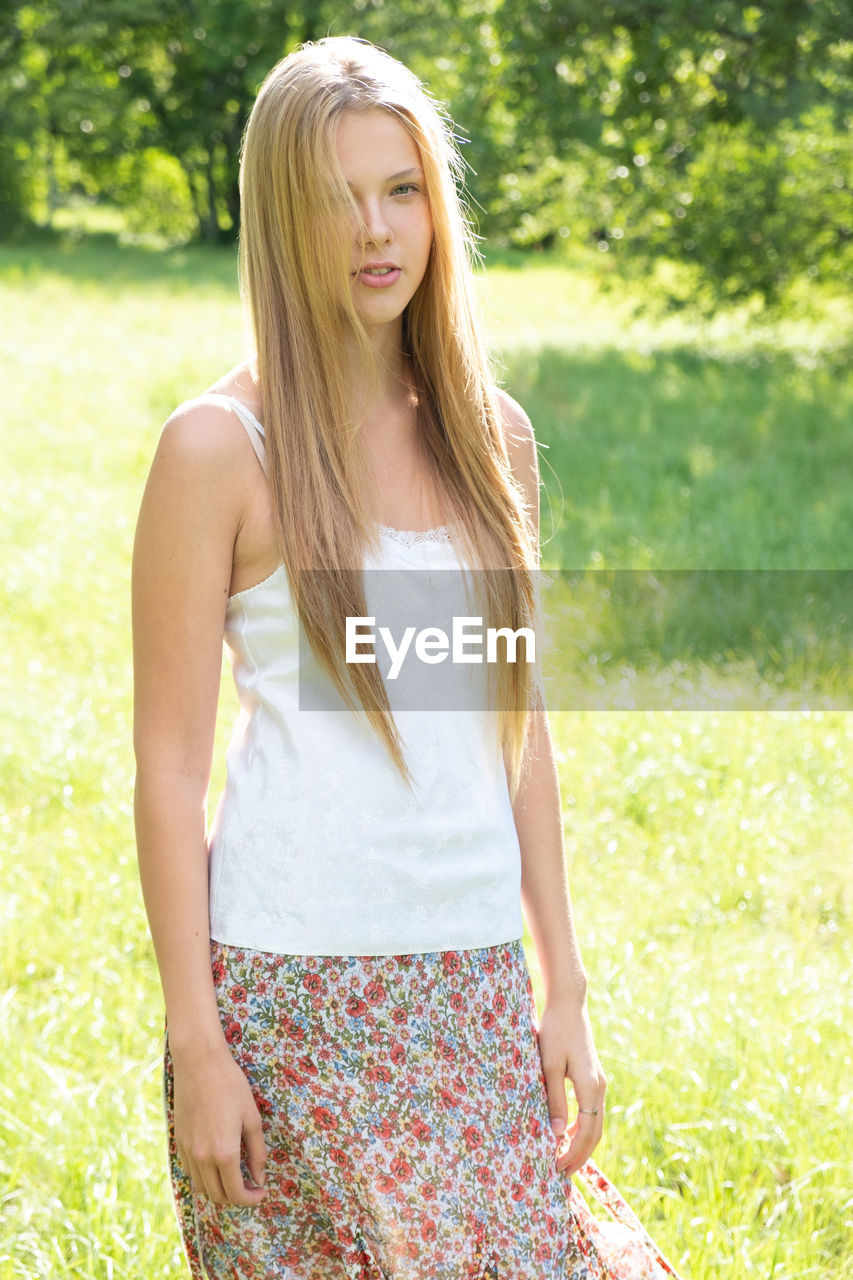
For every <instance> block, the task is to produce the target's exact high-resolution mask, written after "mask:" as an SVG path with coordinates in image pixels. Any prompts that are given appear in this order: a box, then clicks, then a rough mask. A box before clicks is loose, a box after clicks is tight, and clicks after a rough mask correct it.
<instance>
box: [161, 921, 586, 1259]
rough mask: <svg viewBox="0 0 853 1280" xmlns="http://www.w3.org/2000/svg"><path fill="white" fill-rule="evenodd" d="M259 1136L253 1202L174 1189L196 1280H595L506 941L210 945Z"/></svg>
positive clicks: (515, 947) (520, 981) (514, 952)
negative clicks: (325, 948)
mask: <svg viewBox="0 0 853 1280" xmlns="http://www.w3.org/2000/svg"><path fill="white" fill-rule="evenodd" d="M211 956H212V964H213V974H214V981H215V986H216V991H217V996H218V1001H219V1010H220V1017H221V1019H222V1023H223V1027H224V1030H225V1036H226V1039H227V1040H228V1043H229V1045H230V1048H231V1052H232V1053H233V1055H234V1057H235V1059H236V1060H237V1062H238V1063H239V1064H240V1066H241V1068H242V1069H243V1071H244V1072H245V1074H246V1076H247V1077H248V1080H249V1082H250V1084H251V1087H252V1091H253V1094H254V1097H255V1101H256V1103H257V1105H258V1109H259V1111H260V1113H261V1117H262V1120H263V1126H264V1137H265V1139H266V1144H267V1152H268V1155H267V1165H266V1186H267V1196H266V1198H265V1200H264V1202H263V1203H262V1204H261V1205H260V1206H257V1207H253V1208H242V1207H234V1206H226V1207H222V1206H218V1205H215V1204H212V1203H211V1202H210V1201H208V1200H207V1199H206V1198H205V1197H203V1196H199V1195H195V1194H194V1192H193V1189H192V1186H191V1183H190V1181H189V1179H188V1178H187V1176H186V1175H185V1174H184V1172H183V1170H182V1169H181V1167H180V1164H179V1163H178V1158H177V1151H176V1147H175V1140H174V1127H173V1123H172V1097H173V1076H172V1064H171V1060H170V1057H169V1051H168V1038H167V1047H166V1057H165V1086H166V1089H165V1093H166V1112H167V1118H168V1121H169V1157H170V1171H171V1177H172V1185H173V1189H174V1194H175V1201H176V1206H177V1212H178V1220H179V1223H180V1226H181V1230H182V1234H183V1239H184V1246H185V1250H186V1255H187V1258H188V1261H189V1266H190V1271H191V1273H192V1275H193V1277H194V1280H203V1278H204V1277H207V1278H208V1280H225V1278H226V1277H227V1278H228V1280H261V1278H262V1277H263V1280H427V1278H429V1280H557V1278H558V1277H559V1280H602V1277H604V1276H605V1271H604V1269H603V1267H602V1266H601V1264H600V1263H599V1260H598V1255H597V1253H596V1250H595V1246H594V1245H593V1244H592V1242H591V1240H590V1237H589V1235H588V1234H587V1233H586V1232H585V1231H583V1230H581V1229H580V1228H579V1224H578V1220H577V1218H576V1217H575V1211H574V1208H573V1207H572V1200H571V1199H570V1195H569V1192H570V1183H569V1179H568V1178H567V1176H566V1175H565V1173H557V1171H556V1168H555V1154H556V1139H555V1138H554V1137H553V1135H552V1132H551V1128H550V1124H549V1118H548V1104H547V1096H546V1092H545V1079H544V1075H543V1071H542V1065H541V1059H540V1057H539V1051H538V1044H537V1036H536V1026H537V1023H536V1006H535V1002H534V998H533V988H532V984H531V981H530V974H529V971H528V968H527V962H526V958H525V954H524V950H523V947H522V943H521V941H520V939H518V940H515V941H511V942H506V943H502V944H500V945H498V946H492V947H482V948H478V949H473V950H464V951H433V952H426V953H416V954H412V955H398V956H296V955H276V954H271V953H268V952H261V951H250V950H245V949H243V948H235V947H230V946H225V945H223V944H221V943H218V942H212V943H211Z"/></svg>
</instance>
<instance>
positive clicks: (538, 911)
mask: <svg viewBox="0 0 853 1280" xmlns="http://www.w3.org/2000/svg"><path fill="white" fill-rule="evenodd" d="M498 400H499V404H500V408H501V413H502V415H503V418H504V423H505V428H506V443H507V450H508V453H509V457H510V462H511V465H512V468H513V472H514V474H515V476H516V479H517V480H518V481H519V483H520V484H521V485H522V486H523V488H524V490H525V493H526V495H527V501H528V507H529V510H530V513H531V516H532V518H533V521H534V524H535V526H536V529H537V532H538V527H539V472H538V467H537V463H536V442H535V440H534V436H533V429H532V427H531V425H530V421H529V419H528V418H527V415H526V414H525V413H524V410H523V409H521V407H520V406H519V405H517V404H516V403H515V401H514V400H512V399H511V398H510V397H509V396H507V395H506V394H505V393H503V392H501V393H499V397H498ZM525 755H526V758H525V764H524V766H523V770H522V776H521V782H520V784H519V789H518V791H517V793H516V796H515V800H514V802H513V814H514V816H515V826H516V831H517V832H518V840H519V845H520V847H521V902H522V908H523V911H524V917H525V920H526V922H527V927H528V929H529V931H530V935H531V937H532V939H533V943H534V945H535V947H536V954H537V958H538V961H539V969H540V972H541V974H542V982H543V986H544V996H545V1003H544V1006H543V1008H542V1012H541V1015H540V1018H539V1031H538V1035H539V1054H540V1057H541V1059H542V1068H543V1071H544V1075H545V1086H546V1089H547V1093H548V1109H549V1114H550V1116H551V1126H552V1129H553V1130H554V1133H555V1135H556V1136H557V1138H558V1139H560V1138H561V1137H562V1134H563V1133H564V1132H566V1131H568V1134H569V1137H570V1142H569V1145H568V1147H567V1148H565V1149H564V1150H562V1151H561V1152H560V1155H559V1158H558V1161H557V1168H558V1170H564V1169H566V1170H568V1172H569V1175H571V1174H573V1173H575V1172H576V1171H577V1170H578V1169H579V1168H580V1167H581V1165H582V1164H583V1163H584V1161H585V1160H586V1159H587V1158H588V1157H589V1156H590V1155H591V1154H592V1152H593V1151H594V1149H595V1147H596V1146H597V1145H598V1142H599V1140H600V1138H601V1132H602V1126H603V1123H604V1091H605V1088H606V1081H605V1078H604V1073H603V1071H602V1070H601V1064H600V1063H599V1061H598V1054H597V1053H596V1050H595V1043H594V1041H593V1035H592V1028H591V1026H590V1021H589V1014H588V1011H587V1006H586V988H587V980H586V973H585V971H584V967H583V962H582V960H581V955H580V948H579V946H578V942H577V937H576V935H575V928H574V922H573V919H572V908H571V901H570V898H569V884H568V876H567V873H566V856H565V848H564V845H563V822H562V811H561V805H560V788H559V781H558V777H557V764H556V760H555V758H554V746H553V742H552V740H551V731H550V727H549V725H548V718H547V714H546V713H545V712H544V711H543V712H537V713H531V715H530V720H529V724H528V740H527V750H526V753H525ZM567 1078H568V1079H569V1080H571V1082H572V1087H573V1089H574V1094H575V1099H576V1101H577V1105H578V1108H579V1110H578V1114H577V1117H576V1119H575V1120H574V1121H573V1123H572V1125H571V1126H568V1105H567V1100H566V1079H567ZM592 1112H596V1114H591V1113H592Z"/></svg>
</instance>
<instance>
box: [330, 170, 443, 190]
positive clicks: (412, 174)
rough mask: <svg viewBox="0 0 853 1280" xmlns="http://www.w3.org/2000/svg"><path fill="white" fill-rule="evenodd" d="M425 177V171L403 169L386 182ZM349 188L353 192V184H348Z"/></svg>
mask: <svg viewBox="0 0 853 1280" xmlns="http://www.w3.org/2000/svg"><path fill="white" fill-rule="evenodd" d="M423 176H424V171H423V169H401V170H400V172H399V173H392V174H391V176H390V178H386V179H385V181H386V182H399V181H400V179H401V178H422V177H423ZM347 186H348V187H349V188H350V190H352V183H351V182H348V183H347Z"/></svg>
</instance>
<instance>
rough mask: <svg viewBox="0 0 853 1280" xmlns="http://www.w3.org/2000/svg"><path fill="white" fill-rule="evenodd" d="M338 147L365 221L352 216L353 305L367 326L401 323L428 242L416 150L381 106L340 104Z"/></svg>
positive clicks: (418, 280)
mask: <svg viewBox="0 0 853 1280" xmlns="http://www.w3.org/2000/svg"><path fill="white" fill-rule="evenodd" d="M337 148H338V158H339V160H340V164H341V168H342V170H343V173H344V177H345V178H346V181H347V183H348V185H349V188H350V190H351V191H352V194H353V197H354V199H355V202H356V204H357V206H358V209H359V212H360V213H361V217H362V219H363V220H364V228H360V227H359V226H358V224H357V223H356V222H355V220H353V222H352V226H351V236H352V247H351V255H350V272H351V275H350V281H351V285H352V290H353V300H354V302H355V308H356V311H357V312H358V314H359V316H360V318H361V319H362V321H363V322H364V323H365V324H366V325H367V326H368V327H373V326H383V327H385V326H395V327H397V328H399V327H400V326H401V324H402V315H403V311H404V309H405V307H406V305H407V304H408V303H409V302H410V301H411V299H412V297H413V296H414V294H415V292H416V290H417V288H418V285H419V284H420V283H421V280H422V279H423V277H424V272H425V271H426V267H427V262H428V261H429V255H430V249H431V247H432V217H431V215H430V208H429V201H428V199H427V193H426V184H425V181H424V174H423V170H422V168H421V155H420V151H419V149H418V146H417V143H416V142H415V140H414V139H413V138H412V136H411V134H410V133H409V132H408V130H406V129H405V128H404V127H403V125H402V124H400V122H399V120H397V119H395V118H394V116H393V115H391V114H390V113H389V112H387V111H381V110H378V109H376V110H369V111H347V112H345V113H344V115H343V116H342V117H341V120H340V122H339V124H338V133H337ZM365 228H366V230H365ZM359 268H360V269H359Z"/></svg>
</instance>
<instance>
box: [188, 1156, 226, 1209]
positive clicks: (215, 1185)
mask: <svg viewBox="0 0 853 1280" xmlns="http://www.w3.org/2000/svg"><path fill="white" fill-rule="evenodd" d="M190 1178H191V1179H192V1184H193V1189H194V1190H195V1192H196V1194H197V1195H200V1196H204V1198H205V1199H206V1200H209V1201H210V1202H211V1204H220V1205H221V1204H225V1203H226V1196H225V1188H224V1187H223V1186H222V1180H221V1179H220V1177H219V1172H218V1170H217V1168H216V1165H215V1164H212V1163H209V1162H204V1163H201V1162H199V1161H197V1160H193V1159H190Z"/></svg>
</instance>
